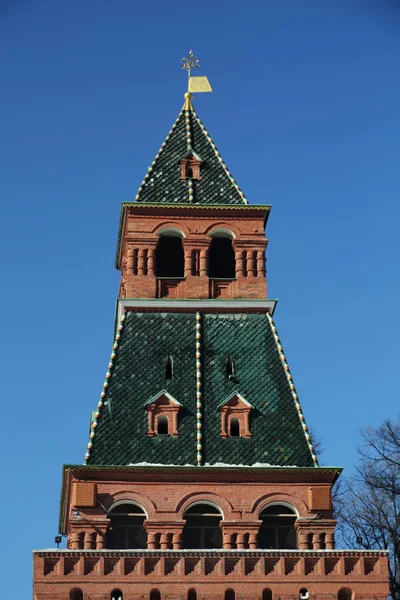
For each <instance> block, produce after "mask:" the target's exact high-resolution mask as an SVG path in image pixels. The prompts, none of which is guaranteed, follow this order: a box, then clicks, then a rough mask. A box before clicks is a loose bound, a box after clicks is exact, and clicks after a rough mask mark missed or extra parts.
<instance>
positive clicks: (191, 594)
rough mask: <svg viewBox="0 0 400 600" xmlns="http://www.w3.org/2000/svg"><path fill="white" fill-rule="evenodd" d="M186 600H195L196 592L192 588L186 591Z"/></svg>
mask: <svg viewBox="0 0 400 600" xmlns="http://www.w3.org/2000/svg"><path fill="white" fill-rule="evenodd" d="M187 600H197V592H196V590H195V589H194V588H190V590H189V591H188V595H187Z"/></svg>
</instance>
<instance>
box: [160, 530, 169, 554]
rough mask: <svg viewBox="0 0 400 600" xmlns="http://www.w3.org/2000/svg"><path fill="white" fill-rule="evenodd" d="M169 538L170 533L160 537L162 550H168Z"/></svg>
mask: <svg viewBox="0 0 400 600" xmlns="http://www.w3.org/2000/svg"><path fill="white" fill-rule="evenodd" d="M168 537H169V534H168V533H162V534H161V535H160V548H161V550H168V546H169V544H168Z"/></svg>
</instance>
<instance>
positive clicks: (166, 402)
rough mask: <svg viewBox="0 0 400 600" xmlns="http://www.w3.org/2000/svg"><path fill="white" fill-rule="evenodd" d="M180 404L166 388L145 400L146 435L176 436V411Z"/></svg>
mask: <svg viewBox="0 0 400 600" xmlns="http://www.w3.org/2000/svg"><path fill="white" fill-rule="evenodd" d="M181 406H182V405H181V403H180V402H178V400H176V399H175V398H174V397H173V396H171V394H169V393H168V392H167V391H166V390H162V391H161V392H160V393H159V394H157V395H156V396H154V397H153V398H151V399H150V400H149V401H148V402H146V405H145V408H146V410H147V415H148V431H147V435H148V436H149V437H155V436H157V435H170V436H172V437H178V412H179V409H180V407H181Z"/></svg>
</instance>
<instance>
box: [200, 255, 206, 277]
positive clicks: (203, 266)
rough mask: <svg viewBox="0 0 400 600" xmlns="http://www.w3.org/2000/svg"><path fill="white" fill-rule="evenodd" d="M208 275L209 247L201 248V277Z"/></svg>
mask: <svg viewBox="0 0 400 600" xmlns="http://www.w3.org/2000/svg"><path fill="white" fill-rule="evenodd" d="M206 275H207V249H206V248H203V249H202V250H200V277H205V276H206Z"/></svg>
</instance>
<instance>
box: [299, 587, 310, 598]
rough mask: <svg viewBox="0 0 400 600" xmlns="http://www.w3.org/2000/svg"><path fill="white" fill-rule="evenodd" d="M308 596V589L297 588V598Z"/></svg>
mask: <svg viewBox="0 0 400 600" xmlns="http://www.w3.org/2000/svg"><path fill="white" fill-rule="evenodd" d="M308 598H309V593H308V589H307V588H301V590H299V600H308Z"/></svg>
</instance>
